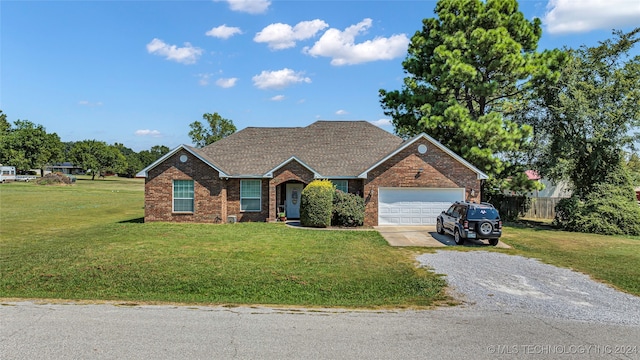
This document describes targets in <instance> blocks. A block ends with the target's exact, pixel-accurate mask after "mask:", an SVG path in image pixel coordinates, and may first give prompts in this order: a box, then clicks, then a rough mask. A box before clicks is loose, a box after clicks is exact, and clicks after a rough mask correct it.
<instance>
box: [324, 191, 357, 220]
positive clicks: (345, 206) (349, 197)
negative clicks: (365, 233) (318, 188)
mask: <svg viewBox="0 0 640 360" xmlns="http://www.w3.org/2000/svg"><path fill="white" fill-rule="evenodd" d="M332 215H333V216H332V218H331V225H334V226H362V224H363V223H364V199H363V198H361V197H360V196H358V195H354V194H349V193H344V192H342V191H340V190H336V192H335V194H334V195H333V214H332Z"/></svg>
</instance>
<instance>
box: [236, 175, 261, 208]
mask: <svg viewBox="0 0 640 360" xmlns="http://www.w3.org/2000/svg"><path fill="white" fill-rule="evenodd" d="M243 181H257V182H259V184H260V187H259V188H260V195H259V196H258V197H243V196H242V182H243ZM242 199H251V200H255V199H258V200H259V201H260V206H259V207H258V210H242ZM261 211H262V179H243V180H240V212H261Z"/></svg>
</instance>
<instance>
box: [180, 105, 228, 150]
mask: <svg viewBox="0 0 640 360" xmlns="http://www.w3.org/2000/svg"><path fill="white" fill-rule="evenodd" d="M202 119H203V120H206V121H207V125H208V127H207V126H206V125H203V124H202V123H201V122H200V121H194V122H192V123H191V124H189V127H190V128H191V131H189V137H191V140H192V141H193V143H194V144H195V146H196V147H199V148H201V147H205V146H207V145H209V144H213V143H214V142H216V141H218V140H220V139H222V138H225V137H227V136H229V135H231V134H233V133H234V132H236V127H235V125H233V121H231V120H229V119H225V118H223V117H222V116H220V115H219V114H218V113H217V112H216V113H213V114H209V113H205V114H203V115H202Z"/></svg>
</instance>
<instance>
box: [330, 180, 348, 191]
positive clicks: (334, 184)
mask: <svg viewBox="0 0 640 360" xmlns="http://www.w3.org/2000/svg"><path fill="white" fill-rule="evenodd" d="M338 181H339V182H343V181H344V183H345V184H346V187H347V191H344V190H341V191H342V192H345V193H348V192H349V180H345V179H332V180H331V182H332V183H333V186H335V187H336V189H338V184H336V182H338ZM338 190H340V189H338Z"/></svg>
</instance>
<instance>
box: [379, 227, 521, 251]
mask: <svg viewBox="0 0 640 360" xmlns="http://www.w3.org/2000/svg"><path fill="white" fill-rule="evenodd" d="M374 229H376V230H377V231H378V232H379V233H380V235H382V237H383V238H384V239H385V240H387V242H388V243H389V245H391V246H420V247H446V246H456V243H455V242H454V241H453V237H451V236H449V235H440V234H438V233H437V232H436V227H435V226H374ZM465 246H490V245H488V244H487V242H486V241H480V240H474V239H468V240H466V241H465ZM496 247H499V248H504V249H510V248H511V246H509V245H507V244H505V243H503V242H502V241H500V242H499V243H498V245H496Z"/></svg>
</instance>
